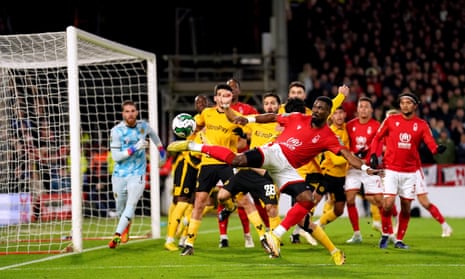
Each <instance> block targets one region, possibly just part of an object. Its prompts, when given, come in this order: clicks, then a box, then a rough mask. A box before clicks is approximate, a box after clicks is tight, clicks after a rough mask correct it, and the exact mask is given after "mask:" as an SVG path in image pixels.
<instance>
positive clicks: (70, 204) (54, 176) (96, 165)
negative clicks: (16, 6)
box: [0, 27, 160, 254]
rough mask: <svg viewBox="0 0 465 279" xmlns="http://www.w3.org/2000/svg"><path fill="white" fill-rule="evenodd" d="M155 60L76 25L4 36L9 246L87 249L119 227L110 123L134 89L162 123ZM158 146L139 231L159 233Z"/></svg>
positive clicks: (1, 93) (0, 40)
mask: <svg viewBox="0 0 465 279" xmlns="http://www.w3.org/2000/svg"><path fill="white" fill-rule="evenodd" d="M155 65H156V60H155V55H154V54H152V53H148V52H145V51H141V50H138V49H134V48H131V47H128V46H125V45H122V44H119V43H116V42H113V41H109V40H106V39H104V38H101V37H98V36H95V35H93V34H90V33H87V32H85V31H83V30H80V29H77V28H74V27H68V28H67V29H66V32H53V33H40V34H23V35H9V36H0V71H1V73H0V172H1V175H0V254H17V253H24V254H36V253H61V252H70V251H74V252H81V251H82V250H83V249H84V248H85V247H86V245H87V243H89V245H92V246H95V245H96V244H95V242H93V243H92V242H88V241H87V240H101V241H102V244H106V243H107V242H108V239H110V238H111V237H112V236H113V234H114V232H115V230H116V225H117V222H118V217H117V216H116V211H115V201H114V198H113V194H112V185H111V178H110V177H111V171H112V168H113V162H112V161H111V155H110V154H109V151H110V150H109V141H110V129H111V128H112V127H113V125H115V123H117V122H118V121H120V120H121V103H122V102H123V101H124V100H128V99H131V100H133V101H135V102H136V103H137V104H138V106H139V115H140V118H142V119H147V120H149V122H150V123H151V125H152V127H154V128H155V130H158V125H157V122H156V118H155V116H156V115H157V93H156V92H157V90H156V84H157V81H156V76H157V75H156V66H155ZM149 156H150V157H149V158H154V159H153V160H150V164H149V165H150V166H151V167H150V168H149V170H148V173H147V187H146V191H145V193H144V197H143V198H142V199H141V201H140V202H139V205H138V207H137V210H136V216H135V218H134V220H132V225H131V232H130V238H131V239H134V238H147V237H150V238H158V237H160V207H159V204H160V200H159V199H160V197H159V182H160V178H159V173H158V150H157V149H156V148H155V147H154V146H153V145H152V148H150V152H149ZM151 204H153V205H156V206H153V207H151V206H150V205H151ZM97 245H98V244H97Z"/></svg>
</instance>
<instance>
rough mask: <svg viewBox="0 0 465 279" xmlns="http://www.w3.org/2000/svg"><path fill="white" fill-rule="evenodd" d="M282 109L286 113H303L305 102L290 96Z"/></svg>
mask: <svg viewBox="0 0 465 279" xmlns="http://www.w3.org/2000/svg"><path fill="white" fill-rule="evenodd" d="M284 110H285V111H286V112H287V113H291V112H300V113H305V102H304V100H302V99H299V98H290V99H289V100H287V102H286V105H284Z"/></svg>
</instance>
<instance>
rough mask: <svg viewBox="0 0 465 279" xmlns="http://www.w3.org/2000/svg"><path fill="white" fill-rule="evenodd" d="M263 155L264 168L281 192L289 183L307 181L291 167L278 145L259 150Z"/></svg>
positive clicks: (266, 146)
mask: <svg viewBox="0 0 465 279" xmlns="http://www.w3.org/2000/svg"><path fill="white" fill-rule="evenodd" d="M259 149H260V150H261V152H262V153H263V165H262V168H264V169H266V170H267V171H268V173H269V174H270V176H271V177H272V178H273V181H274V183H276V186H277V187H278V188H279V189H280V190H281V188H282V187H283V186H287V184H289V182H296V181H305V180H304V179H303V178H302V176H300V175H299V173H298V172H297V170H296V169H295V168H294V167H293V166H291V164H290V163H289V161H288V160H287V159H286V157H285V156H284V154H283V152H282V150H281V147H279V145H277V144H270V145H264V146H261V147H260V148H259Z"/></svg>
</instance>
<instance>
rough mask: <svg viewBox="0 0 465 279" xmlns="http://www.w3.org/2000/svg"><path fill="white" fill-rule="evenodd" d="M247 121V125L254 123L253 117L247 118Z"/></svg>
mask: <svg viewBox="0 0 465 279" xmlns="http://www.w3.org/2000/svg"><path fill="white" fill-rule="evenodd" d="M247 121H248V122H249V123H255V121H256V119H255V116H247Z"/></svg>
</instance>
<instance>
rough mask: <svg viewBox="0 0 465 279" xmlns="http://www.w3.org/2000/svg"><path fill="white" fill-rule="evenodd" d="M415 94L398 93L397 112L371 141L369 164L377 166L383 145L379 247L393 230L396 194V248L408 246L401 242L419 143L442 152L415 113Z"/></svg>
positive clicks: (408, 217) (426, 125)
mask: <svg viewBox="0 0 465 279" xmlns="http://www.w3.org/2000/svg"><path fill="white" fill-rule="evenodd" d="M418 104H419V100H418V97H417V96H416V95H415V94H413V93H410V92H405V93H402V94H400V95H399V106H400V113H399V114H394V115H391V116H389V117H387V118H386V119H385V120H384V121H383V123H382V124H381V126H380V128H379V129H378V131H377V133H376V135H375V137H374V138H373V140H372V143H371V152H372V154H371V155H370V165H371V166H372V167H375V166H377V165H378V156H379V155H380V154H379V153H378V154H376V153H373V152H374V151H376V150H379V146H381V145H383V143H384V144H385V151H384V158H383V164H384V168H385V177H384V179H383V184H384V199H383V209H382V211H381V220H382V230H383V233H382V236H381V239H380V242H379V248H382V249H384V248H387V246H388V242H389V235H390V234H392V233H393V228H392V220H391V216H392V212H391V210H392V207H393V205H394V203H395V199H396V196H397V195H399V197H400V206H401V209H400V214H399V221H398V229H397V239H396V242H395V244H394V247H395V248H400V249H408V248H409V246H408V245H406V244H405V243H404V242H403V239H404V236H405V233H406V231H407V227H408V223H409V220H410V207H411V204H412V200H413V199H414V198H415V187H416V185H417V183H418V173H417V172H418V170H419V167H420V166H419V162H420V155H419V153H418V149H419V146H420V144H421V142H422V141H423V142H424V143H425V144H426V146H428V148H429V149H430V150H431V152H432V153H433V154H436V153H438V152H439V153H441V152H444V150H445V147H444V146H438V145H437V144H436V141H435V140H434V138H433V135H432V133H431V129H430V127H429V126H428V123H427V122H426V121H424V120H423V119H421V118H419V117H418V116H416V110H417V107H418Z"/></svg>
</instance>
